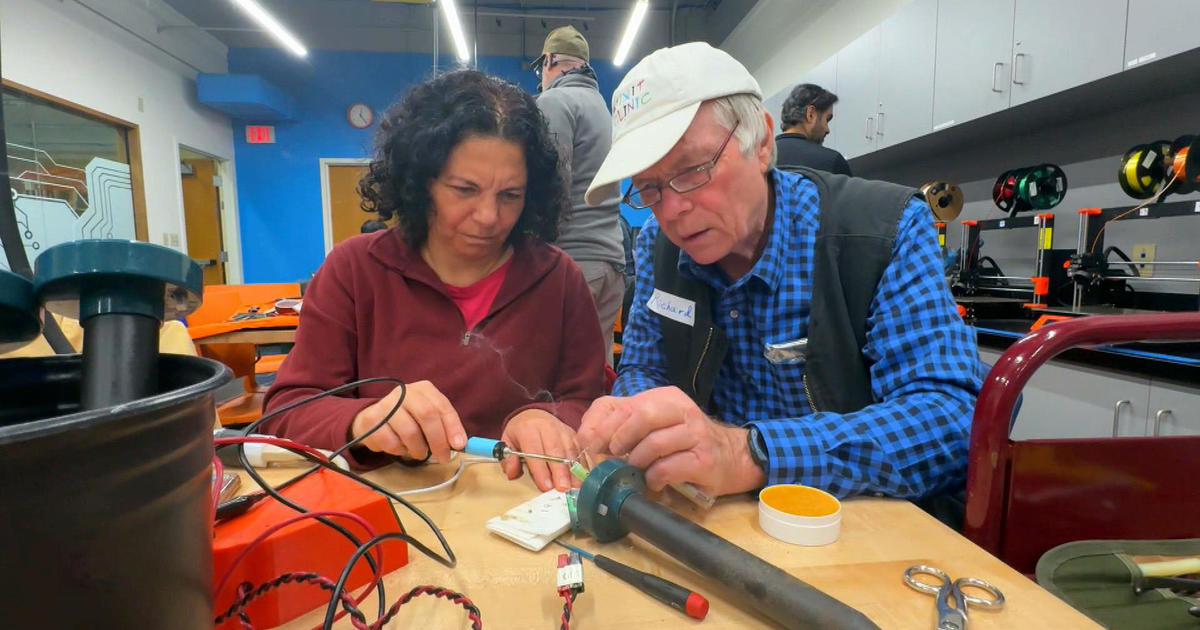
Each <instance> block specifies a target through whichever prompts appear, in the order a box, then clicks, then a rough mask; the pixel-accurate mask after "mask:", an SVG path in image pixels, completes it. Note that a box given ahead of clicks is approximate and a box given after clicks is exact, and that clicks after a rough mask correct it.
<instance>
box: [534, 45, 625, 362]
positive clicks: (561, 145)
mask: <svg viewBox="0 0 1200 630" xmlns="http://www.w3.org/2000/svg"><path fill="white" fill-rule="evenodd" d="M588 59H589V56H588V43H587V40H585V39H584V38H583V35H581V34H580V33H579V31H577V30H575V27H573V26H563V27H560V28H556V29H554V30H553V31H550V33H549V35H547V36H546V42H545V44H543V46H542V54H541V56H540V57H538V58H537V59H535V60H534V61H533V62H532V64H531V66H532V67H533V70H534V72H535V73H537V74H538V76H540V77H541V80H542V84H541V92H542V93H541V95H540V96H539V97H538V100H537V104H538V108H539V109H541V110H542V114H543V115H544V116H545V117H546V120H547V122H549V124H550V132H551V134H552V135H553V136H554V138H555V143H556V144H557V146H558V151H559V157H560V159H561V160H562V162H563V165H564V166H565V167H566V169H567V171H568V174H569V176H568V180H569V181H570V182H571V211H570V213H568V214H567V215H566V216H565V217H564V218H563V222H562V225H561V226H560V229H559V237H558V242H557V243H555V244H556V245H558V246H559V247H561V248H562V249H563V250H564V251H565V252H567V254H568V255H570V256H571V258H572V259H573V260H574V261H575V263H576V264H577V265H579V268H580V269H581V270H582V271H583V277H584V278H585V279H587V283H588V287H590V288H591V290H592V299H593V300H595V302H596V314H597V316H599V318H600V327H601V330H602V331H603V332H604V340H605V342H606V344H607V345H606V347H607V355H606V356H607V357H608V364H609V365H610V366H611V365H612V341H613V324H614V322H616V319H617V313H618V312H619V311H620V310H621V298H622V296H623V295H624V292H625V281H624V278H623V276H622V275H621V269H622V267H623V266H624V264H625V249H624V246H623V244H622V242H621V227H620V224H619V222H618V217H619V216H620V205H619V203H620V197H618V196H616V195H614V196H612V198H611V199H606V200H604V201H603V202H602V203H601V204H600V205H598V206H589V205H588V204H587V203H586V202H584V200H583V194H584V193H585V192H587V188H588V185H589V184H591V182H592V178H594V177H595V176H596V171H597V170H598V169H599V168H600V164H601V163H602V162H604V158H605V156H607V155H608V150H609V148H610V147H611V146H612V118H611V114H610V113H609V111H608V103H607V102H605V99H604V97H603V96H601V95H600V89H599V86H598V84H597V82H596V74H595V73H594V72H593V71H592V68H591V67H590V66H589V65H588ZM530 175H531V176H533V175H534V174H532V173H531V174H530Z"/></svg>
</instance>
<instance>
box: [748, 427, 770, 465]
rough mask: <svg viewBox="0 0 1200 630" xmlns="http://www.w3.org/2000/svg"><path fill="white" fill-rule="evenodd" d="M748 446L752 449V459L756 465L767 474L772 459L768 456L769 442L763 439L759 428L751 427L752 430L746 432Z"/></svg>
mask: <svg viewBox="0 0 1200 630" xmlns="http://www.w3.org/2000/svg"><path fill="white" fill-rule="evenodd" d="M746 445H747V446H748V447H749V449H750V459H752V460H754V463H755V465H757V466H758V467H759V468H762V469H763V472H766V471H767V464H768V463H769V462H770V458H769V457H768V455H767V442H766V440H764V439H763V436H762V433H761V432H759V430H758V427H756V426H753V425H751V426H750V430H749V431H747V432H746Z"/></svg>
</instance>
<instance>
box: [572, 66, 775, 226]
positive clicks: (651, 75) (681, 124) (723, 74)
mask: <svg viewBox="0 0 1200 630" xmlns="http://www.w3.org/2000/svg"><path fill="white" fill-rule="evenodd" d="M731 94H753V95H755V96H757V97H759V98H762V91H761V90H759V88H758V81H755V80H754V77H753V76H751V75H750V71H749V70H746V67H745V66H743V65H742V64H741V63H739V62H738V61H737V60H736V59H734V58H733V57H732V56H730V55H729V53H727V52H725V51H723V50H719V49H717V48H713V47H712V46H709V45H708V44H706V43H704V42H690V43H687V44H680V45H679V46H673V47H671V48H659V49H658V50H656V51H654V52H652V53H650V54H649V55H647V56H646V57H645V58H644V59H642V60H641V61H639V62H638V64H637V65H636V66H634V67H633V69H632V70H630V71H629V73H628V74H626V75H625V78H624V79H622V80H621V85H620V86H618V87H617V89H616V91H615V92H613V96H612V115H613V143H612V149H611V150H610V151H609V152H608V156H607V157H605V158H604V163H603V164H601V165H600V170H598V171H596V177H595V178H594V179H592V184H591V186H589V187H588V189H587V194H586V195H584V199H585V200H586V201H587V202H588V203H589V204H591V205H597V204H601V203H603V202H604V201H605V200H607V199H612V198H613V197H614V196H617V195H619V194H620V190H619V189H618V187H619V186H620V182H621V180H623V179H625V178H626V177H632V176H633V175H636V174H638V173H640V172H642V171H644V170H646V169H648V168H650V167H651V166H653V165H654V163H655V162H657V161H659V160H661V159H662V157H663V156H664V155H666V154H667V153H668V152H669V151H670V150H671V147H674V146H675V143H677V142H679V139H680V138H682V137H683V132H685V131H687V128H688V126H689V125H691V124H692V119H693V118H694V117H695V116H696V112H697V111H698V110H699V109H700V104H701V103H703V102H704V101H708V100H712V99H714V98H720V97H722V96H729V95H731Z"/></svg>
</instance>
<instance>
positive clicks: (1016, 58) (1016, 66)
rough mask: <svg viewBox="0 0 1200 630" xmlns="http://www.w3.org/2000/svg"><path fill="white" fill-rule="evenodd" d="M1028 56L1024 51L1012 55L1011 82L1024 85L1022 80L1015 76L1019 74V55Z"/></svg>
mask: <svg viewBox="0 0 1200 630" xmlns="http://www.w3.org/2000/svg"><path fill="white" fill-rule="evenodd" d="M1026 56H1028V55H1027V54H1026V53H1017V54H1016V55H1015V56H1014V57H1013V79H1012V82H1013V83H1015V84H1017V85H1025V82H1024V81H1018V80H1017V77H1019V76H1021V57H1026Z"/></svg>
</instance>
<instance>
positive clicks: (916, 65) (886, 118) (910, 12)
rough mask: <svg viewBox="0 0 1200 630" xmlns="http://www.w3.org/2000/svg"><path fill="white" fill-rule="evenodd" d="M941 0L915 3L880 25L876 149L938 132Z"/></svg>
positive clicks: (911, 3)
mask: <svg viewBox="0 0 1200 630" xmlns="http://www.w3.org/2000/svg"><path fill="white" fill-rule="evenodd" d="M937 12H938V0H913V1H912V2H910V3H908V4H906V5H904V6H903V7H902V8H901V9H900V10H899V11H898V12H897V13H896V15H894V16H892V17H891V18H889V19H887V20H885V21H884V22H883V24H881V25H880V32H879V39H880V44H879V112H878V114H877V118H876V124H875V136H876V148H877V149H882V148H884V147H890V146H892V145H893V144H900V143H901V142H904V141H906V140H912V139H913V138H916V137H918V136H923V135H925V134H927V133H929V131H930V130H931V129H932V128H933V67H934V65H933V64H934V52H935V46H934V43H935V41H934V38H933V37H928V36H921V35H920V34H921V33H930V32H932V30H933V28H934V25H935V24H937V19H938V14H937Z"/></svg>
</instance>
